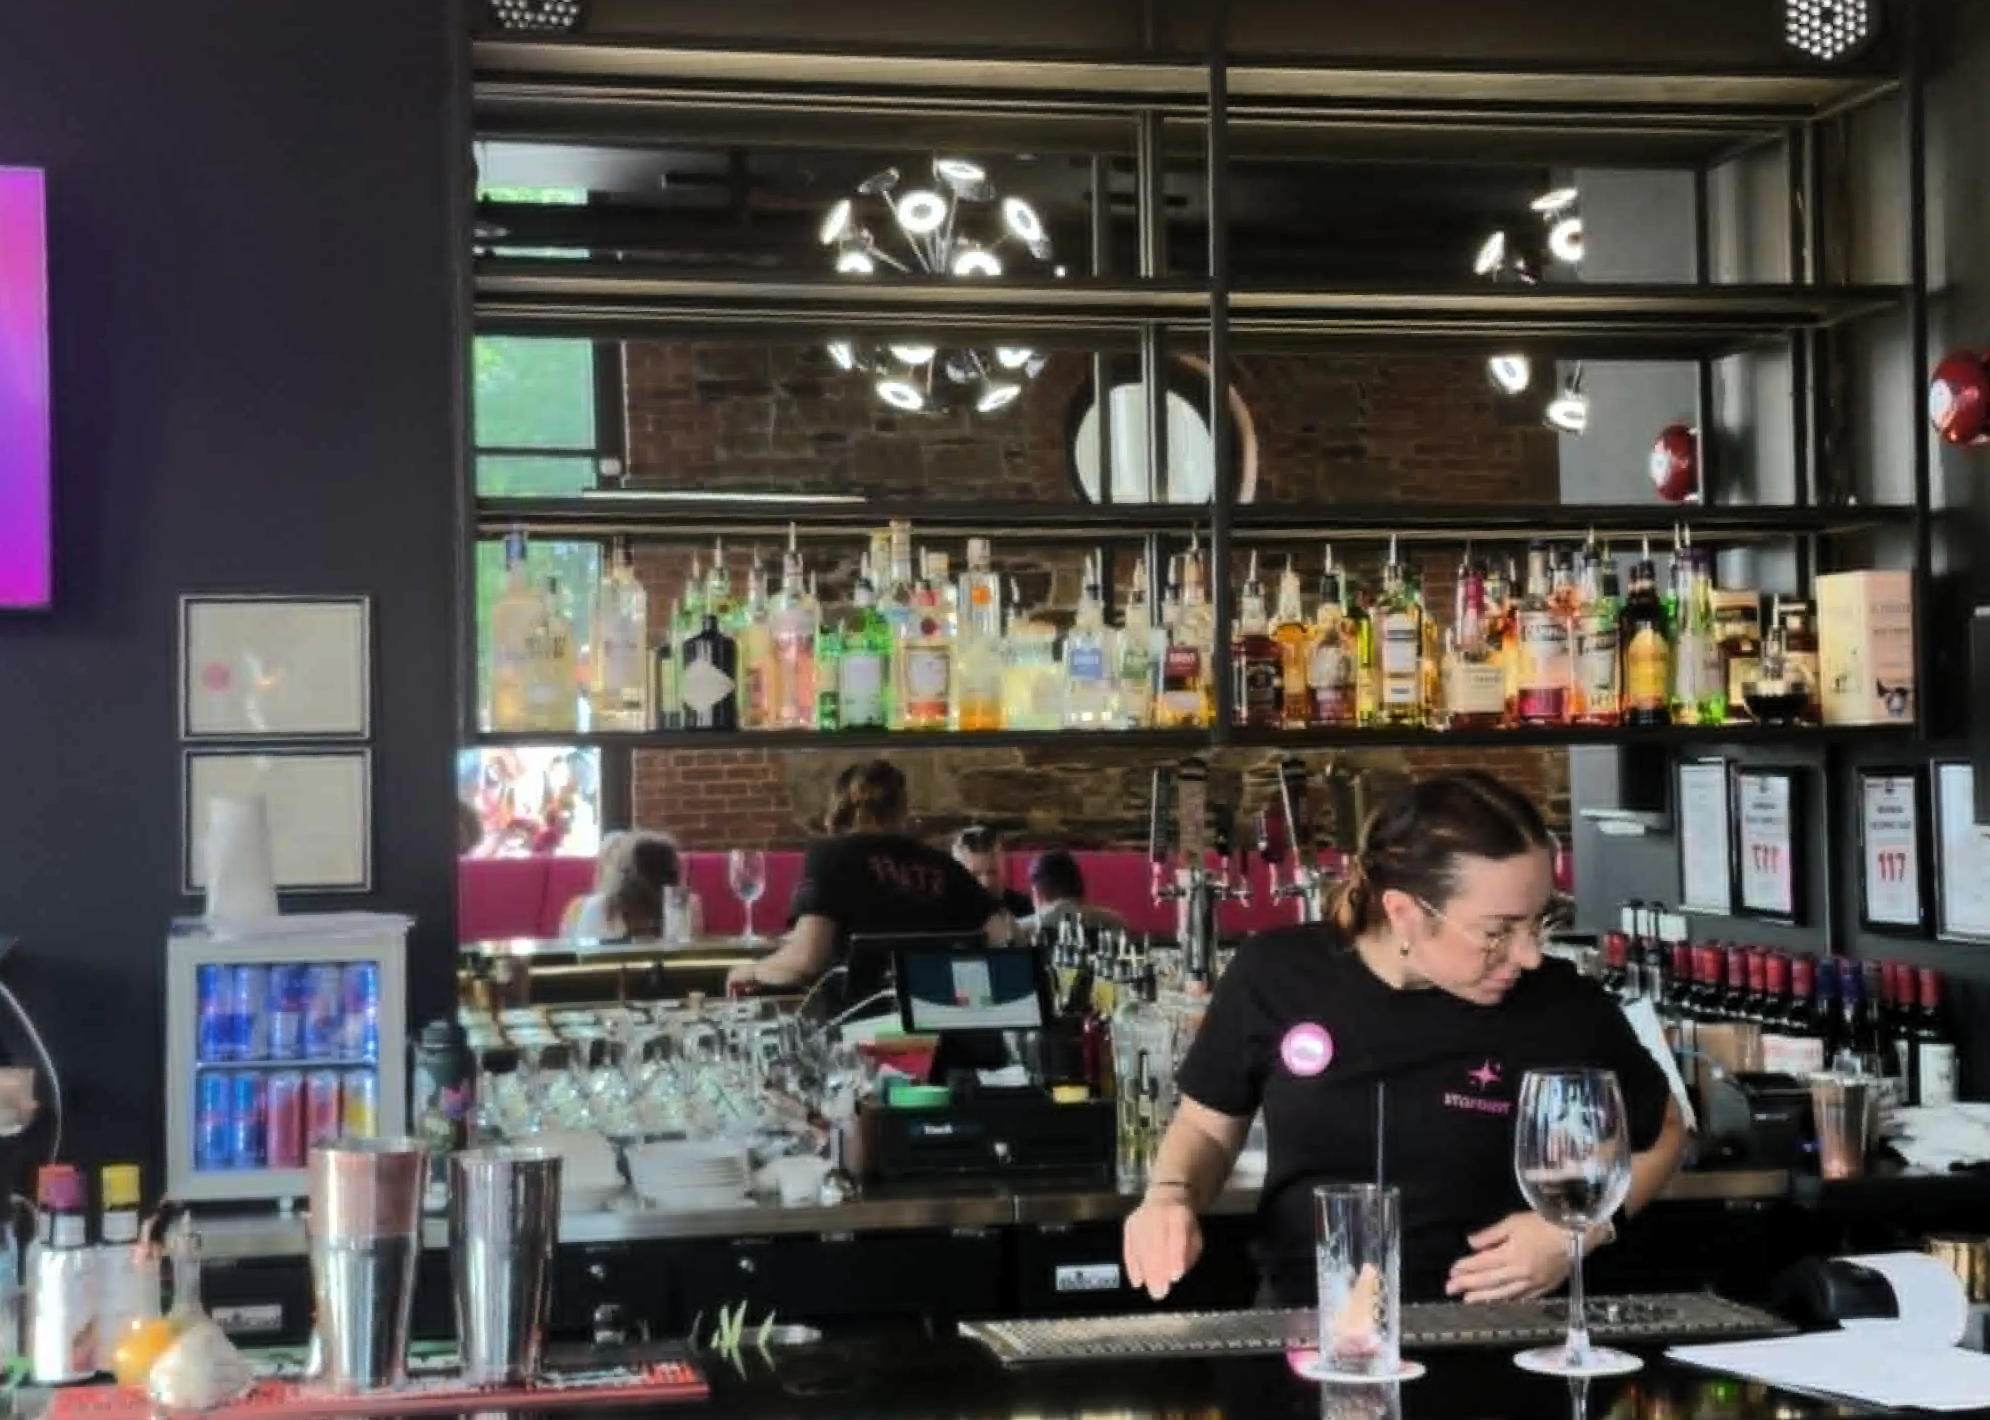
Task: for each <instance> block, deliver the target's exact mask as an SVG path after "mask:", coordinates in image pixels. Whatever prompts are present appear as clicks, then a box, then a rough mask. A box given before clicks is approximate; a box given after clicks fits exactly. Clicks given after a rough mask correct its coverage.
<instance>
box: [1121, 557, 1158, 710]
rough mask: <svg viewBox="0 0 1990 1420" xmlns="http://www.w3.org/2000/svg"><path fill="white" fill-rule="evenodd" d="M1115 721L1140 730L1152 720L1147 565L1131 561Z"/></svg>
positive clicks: (1122, 629) (1152, 693)
mask: <svg viewBox="0 0 1990 1420" xmlns="http://www.w3.org/2000/svg"><path fill="white" fill-rule="evenodd" d="M1117 651H1118V656H1117V665H1118V677H1119V722H1120V724H1122V725H1125V726H1127V727H1129V728H1132V729H1136V730H1138V729H1144V728H1146V727H1147V726H1148V725H1150V724H1152V723H1153V721H1154V624H1153V619H1152V617H1151V615H1150V614H1149V612H1148V609H1147V564H1146V562H1145V561H1144V560H1142V561H1137V562H1135V563H1134V564H1133V581H1132V583H1131V584H1130V585H1129V586H1128V587H1127V589H1126V624H1125V625H1124V626H1123V627H1121V628H1120V633H1119V643H1118V647H1117Z"/></svg>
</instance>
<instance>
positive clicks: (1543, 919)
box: [1416, 898, 1570, 963]
mask: <svg viewBox="0 0 1990 1420" xmlns="http://www.w3.org/2000/svg"><path fill="white" fill-rule="evenodd" d="M1416 905H1417V906H1418V907H1421V908H1422V909H1423V910H1424V911H1425V912H1428V913H1429V914H1430V915H1431V916H1432V917H1435V918H1436V919H1437V920H1438V921H1440V922H1442V923H1443V924H1444V925H1445V926H1447V927H1450V928H1452V929H1453V930H1454V931H1457V932H1462V933H1463V934H1464V935H1465V936H1467V937H1476V938H1477V939H1478V942H1479V949H1480V950H1481V951H1482V952H1484V953H1485V957H1486V961H1487V962H1488V963H1491V962H1496V961H1501V960H1503V959H1505V958H1506V957H1507V956H1509V955H1511V954H1512V952H1513V944H1514V942H1515V941H1516V940H1517V939H1518V938H1519V937H1521V936H1522V935H1525V936H1526V938H1527V940H1528V941H1530V942H1532V943H1533V944H1534V945H1535V946H1536V947H1541V946H1545V945H1546V944H1547V941H1548V938H1549V937H1551V936H1553V935H1554V934H1555V933H1556V932H1559V931H1561V930H1562V929H1563V928H1565V927H1567V926H1568V925H1569V921H1570V917H1569V910H1568V904H1567V903H1566V902H1562V901H1559V900H1557V901H1554V902H1551V903H1549V904H1548V907H1547V910H1546V911H1544V912H1543V913H1541V915H1540V916H1538V917H1531V918H1525V919H1523V920H1521V921H1519V922H1509V923H1507V924H1506V925H1505V926H1503V927H1495V928H1493V929H1492V930H1491V931H1489V932H1478V931H1474V930H1473V929H1471V928H1469V927H1464V926H1460V925H1459V924H1458V923H1456V922H1454V921H1452V920H1451V919H1450V918H1449V917H1448V916H1446V915H1445V914H1444V913H1443V912H1440V911H1439V910H1438V909H1437V908H1435V907H1433V906H1432V905H1431V904H1430V903H1428V902H1426V901H1424V900H1423V899H1422V898H1418V899H1416Z"/></svg>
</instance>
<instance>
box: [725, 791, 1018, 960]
mask: <svg viewBox="0 0 1990 1420" xmlns="http://www.w3.org/2000/svg"><path fill="white" fill-rule="evenodd" d="M907 817H908V809H907V804H906V796H905V775H904V774H903V773H901V772H900V771H899V769H898V768H897V767H896V766H895V765H893V764H890V763H889V762H887V761H885V760H882V759H874V760H872V761H871V762H870V763H868V764H854V765H851V766H850V767H849V768H848V769H845V770H844V771H843V772H842V773H841V774H840V775H838V776H837V778H836V788H835V790H834V792H833V794H832V796H831V798H830V804H829V817H828V823H829V830H830V832H831V834H833V835H834V836H833V837H830V838H826V839H822V840H820V841H818V842H816V843H813V844H811V845H809V850H808V855H807V856H806V857H805V858H804V859H803V861H802V876H801V881H800V882H799V883H797V884H796V886H795V896H794V900H793V902H792V903H791V905H790V906H789V909H788V935H787V937H786V939H785V940H784V941H783V942H782V943H781V945H780V946H779V947H778V948H776V949H775V950H774V951H773V952H771V953H770V954H768V955H767V956H764V957H762V958H761V959H760V960H758V961H753V962H743V963H741V964H740V965H739V966H736V967H734V968H733V970H732V973H731V975H730V976H728V977H727V979H726V984H727V985H728V986H729V987H747V988H749V989H750V988H752V987H763V988H764V987H772V988H798V987H806V986H808V985H810V984H812V983H813V982H814V981H815V980H816V979H817V978H819V977H820V976H821V975H822V974H823V973H824V972H826V971H828V970H829V969H830V968H831V967H832V966H835V965H836V964H838V963H839V962H842V961H844V960H845V959H846V958H847V956H848V953H849V945H850V938H851V937H853V936H859V935H867V934H874V933H887V932H894V933H895V932H977V931H978V932H981V933H983V934H984V935H985V936H986V937H987V939H988V940H989V942H990V943H993V944H997V945H999V944H1001V943H1004V942H1007V941H1008V940H1009V938H1010V936H1011V935H1012V934H1013V933H1014V931H1015V923H1014V921H1013V920H1012V919H1011V918H1010V916H1009V914H1008V913H1007V912H1006V911H1004V910H1003V908H1002V906H1001V904H999V903H998V902H996V901H995V899H994V898H992V897H990V896H989V894H988V893H987V891H986V890H985V889H983V888H982V886H981V884H980V883H978V882H976V881H975V880H974V877H973V875H971V874H970V873H969V872H968V871H967V869H965V868H963V867H962V866H961V865H960V864H959V863H957V862H955V861H954V860H953V859H952V858H950V857H948V856H947V855H946V854H945V853H942V852H941V851H940V850H939V849H937V848H932V847H928V846H927V845H926V844H924V843H921V842H920V841H919V840H918V839H916V838H914V837H912V836H911V835H909V834H908V833H906V831H905V825H906V820H907ZM873 985H874V983H870V982H860V983H852V993H853V996H854V995H856V994H859V991H860V988H861V991H862V994H868V990H869V989H871V987H872V986H873Z"/></svg>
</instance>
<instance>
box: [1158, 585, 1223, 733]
mask: <svg viewBox="0 0 1990 1420" xmlns="http://www.w3.org/2000/svg"><path fill="white" fill-rule="evenodd" d="M1215 647H1216V622H1215V617H1214V615H1213V613H1211V611H1210V609H1209V605H1208V603H1207V602H1206V601H1205V600H1204V599H1203V594H1202V563H1201V559H1200V557H1199V555H1198V554H1197V552H1196V550H1195V549H1194V548H1193V547H1191V548H1190V549H1189V553H1188V556H1187V557H1185V558H1184V559H1183V560H1182V600H1181V609H1180V610H1179V611H1178V612H1177V613H1176V614H1175V624H1174V628H1173V631H1172V634H1171V635H1170V637H1169V640H1168V652H1167V655H1166V657H1165V658H1164V659H1163V660H1162V662H1161V697H1160V704H1159V705H1158V707H1157V708H1156V713H1155V723H1156V724H1158V725H1161V726H1163V727H1165V728H1196V727H1200V726H1205V725H1207V724H1209V722H1210V718H1211V716H1210V705H1211V702H1212V701H1213V700H1214V698H1215V696H1214V694H1213V691H1214V682H1213V681H1212V680H1211V679H1210V677H1211V675H1212V673H1213V671H1212V667H1211V666H1210V658H1211V656H1212V655H1213V653H1214V651H1215Z"/></svg>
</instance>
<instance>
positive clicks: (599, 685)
mask: <svg viewBox="0 0 1990 1420" xmlns="http://www.w3.org/2000/svg"><path fill="white" fill-rule="evenodd" d="M591 620H592V622H593V625H594V655H593V657H592V658H591V660H592V666H591V670H592V674H591V676H590V677H589V692H590V694H589V702H588V703H589V710H590V711H591V713H592V715H593V726H594V728H595V729H597V730H646V729H648V728H649V727H650V696H649V690H650V605H649V593H648V592H646V591H645V590H644V589H643V584H642V583H641V582H639V581H637V580H636V569H635V564H634V562H633V561H632V560H631V558H630V556H629V540H628V539H627V538H621V537H618V538H616V539H615V544H614V547H613V548H612V550H611V551H610V552H609V556H608V569H607V573H606V575H604V576H603V577H602V579H601V582H600V584H599V585H598V586H596V587H595V589H594V610H593V616H592V618H591Z"/></svg>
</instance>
